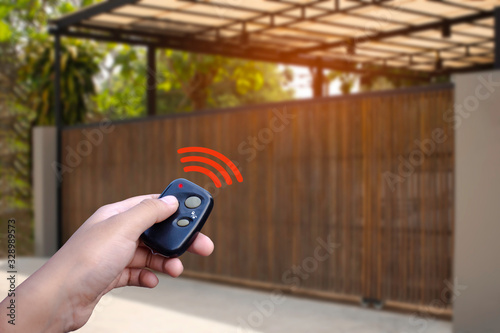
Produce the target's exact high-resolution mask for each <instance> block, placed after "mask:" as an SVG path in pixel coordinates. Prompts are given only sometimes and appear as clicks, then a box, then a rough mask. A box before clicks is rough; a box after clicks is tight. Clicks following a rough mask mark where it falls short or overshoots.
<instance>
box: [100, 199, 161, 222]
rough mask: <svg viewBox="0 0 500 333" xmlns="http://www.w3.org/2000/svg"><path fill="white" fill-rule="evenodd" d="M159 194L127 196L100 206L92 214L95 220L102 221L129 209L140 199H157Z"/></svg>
mask: <svg viewBox="0 0 500 333" xmlns="http://www.w3.org/2000/svg"><path fill="white" fill-rule="evenodd" d="M159 196H160V195H159V194H146V195H139V196H136V197H132V198H128V199H125V200H122V201H118V202H115V203H112V204H109V205H105V206H102V207H101V208H99V209H98V210H97V211H96V213H95V214H94V215H96V216H97V219H96V220H98V221H103V220H105V219H108V218H110V217H111V216H113V215H117V214H120V213H123V212H125V211H127V210H129V209H130V208H132V207H134V206H135V205H137V204H139V203H140V202H141V201H144V200H146V199H157V198H158V197H159Z"/></svg>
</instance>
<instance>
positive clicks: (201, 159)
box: [177, 147, 243, 187]
mask: <svg viewBox="0 0 500 333" xmlns="http://www.w3.org/2000/svg"><path fill="white" fill-rule="evenodd" d="M177 153H179V154H185V153H203V154H207V155H211V156H213V157H216V158H218V159H219V160H221V161H222V162H224V164H226V165H227V166H228V167H229V169H231V171H232V173H233V174H234V176H235V177H236V180H238V182H240V183H241V182H242V181H243V177H242V176H241V173H240V170H238V168H237V167H236V165H234V163H233V162H232V161H231V160H230V159H229V158H227V157H226V156H225V155H223V154H221V153H219V152H218V151H215V150H213V149H209V148H204V147H185V148H180V149H179V150H177ZM188 162H198V163H203V164H207V165H209V166H211V167H212V168H214V169H215V170H217V171H218V172H219V173H220V174H221V175H222V177H223V178H224V180H225V181H226V184H227V185H231V184H232V183H233V181H232V179H231V176H230V175H229V173H228V172H227V171H226V169H225V168H224V167H223V166H222V165H220V164H219V163H217V162H215V161H213V160H211V159H210V158H207V157H202V156H186V157H182V158H181V163H188ZM184 172H201V173H203V174H205V175H207V176H208V177H210V179H212V181H213V182H214V184H215V187H221V186H222V183H221V181H220V180H219V178H218V177H217V176H216V175H215V173H213V172H212V171H210V170H209V169H207V168H205V167H203V166H194V165H192V166H185V167H184Z"/></svg>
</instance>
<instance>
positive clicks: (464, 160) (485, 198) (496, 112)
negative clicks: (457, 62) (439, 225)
mask: <svg viewBox="0 0 500 333" xmlns="http://www.w3.org/2000/svg"><path fill="white" fill-rule="evenodd" d="M454 82H455V85H456V90H455V112H454V119H453V117H451V116H450V117H449V120H450V121H454V122H455V167H456V169H455V170H456V174H455V175H456V176H455V182H456V186H455V189H456V194H455V221H456V222H455V223H456V231H455V257H454V278H455V281H454V285H455V288H454V289H455V291H454V298H455V300H454V315H453V316H454V319H453V327H454V332H455V333H465V332H470V333H493V332H500V71H491V72H480V73H474V74H462V75H456V76H455V77H454ZM450 114H451V115H453V113H451V112H450Z"/></svg>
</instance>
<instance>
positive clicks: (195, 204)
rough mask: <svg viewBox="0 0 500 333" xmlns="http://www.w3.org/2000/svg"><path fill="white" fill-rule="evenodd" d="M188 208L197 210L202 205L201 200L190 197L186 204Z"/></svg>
mask: <svg viewBox="0 0 500 333" xmlns="http://www.w3.org/2000/svg"><path fill="white" fill-rule="evenodd" d="M184 204H185V205H186V207H187V208H191V209H192V208H196V207H198V206H199V205H201V199H200V198H198V197H195V196H192V197H189V198H187V199H186V201H185V202H184Z"/></svg>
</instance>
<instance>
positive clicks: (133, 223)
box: [107, 195, 179, 242]
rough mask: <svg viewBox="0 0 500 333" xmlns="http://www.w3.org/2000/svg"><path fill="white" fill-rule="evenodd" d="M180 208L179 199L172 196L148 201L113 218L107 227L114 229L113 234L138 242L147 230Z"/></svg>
mask: <svg viewBox="0 0 500 333" xmlns="http://www.w3.org/2000/svg"><path fill="white" fill-rule="evenodd" d="M178 207H179V202H178V201H177V198H175V197H174V196H171V195H168V196H166V197H163V198H161V199H146V200H143V201H141V202H139V203H138V204H137V205H135V206H133V207H132V208H130V209H128V210H126V211H124V212H122V213H120V214H118V215H114V216H112V217H111V218H110V219H109V220H108V221H109V222H108V223H107V226H109V228H110V229H112V232H120V233H122V234H123V235H124V236H125V237H127V238H128V239H130V240H132V241H134V242H136V241H137V240H138V239H139V236H140V235H141V234H142V233H143V232H144V231H145V230H146V229H148V228H149V227H151V226H152V225H153V224H155V223H156V222H160V221H163V220H165V219H166V218H168V217H169V216H171V215H172V214H173V213H175V211H176V210H177V208H178Z"/></svg>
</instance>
